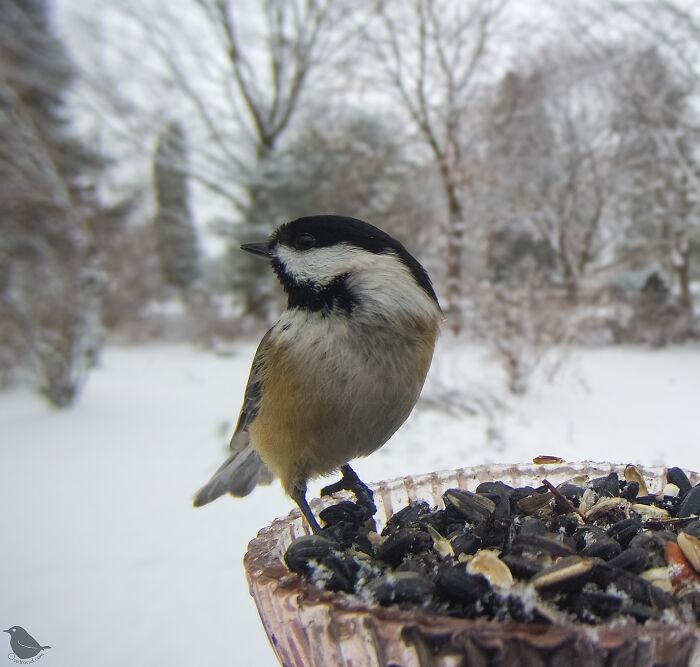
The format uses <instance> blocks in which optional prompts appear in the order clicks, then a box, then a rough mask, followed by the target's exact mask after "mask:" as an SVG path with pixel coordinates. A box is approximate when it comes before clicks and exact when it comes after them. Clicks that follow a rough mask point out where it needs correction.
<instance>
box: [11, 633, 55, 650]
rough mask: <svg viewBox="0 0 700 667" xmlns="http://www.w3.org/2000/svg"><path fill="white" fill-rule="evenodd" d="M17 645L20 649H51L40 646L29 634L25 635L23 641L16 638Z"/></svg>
mask: <svg viewBox="0 0 700 667" xmlns="http://www.w3.org/2000/svg"><path fill="white" fill-rule="evenodd" d="M17 643H18V644H19V645H20V646H21V647H22V648H51V647H50V646H46V647H44V646H41V645H40V644H39V642H38V641H37V640H36V639H34V637H32V636H31V635H30V634H27V635H26V636H25V637H24V638H23V639H19V638H17Z"/></svg>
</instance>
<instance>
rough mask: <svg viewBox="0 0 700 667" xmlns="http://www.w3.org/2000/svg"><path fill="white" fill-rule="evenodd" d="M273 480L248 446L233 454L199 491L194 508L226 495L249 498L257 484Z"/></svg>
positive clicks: (268, 471) (256, 454) (266, 468)
mask: <svg viewBox="0 0 700 667" xmlns="http://www.w3.org/2000/svg"><path fill="white" fill-rule="evenodd" d="M273 479H274V477H273V475H272V473H271V472H270V470H269V469H268V467H267V466H266V465H265V464H264V463H263V462H262V459H261V458H260V457H259V456H258V453H257V452H256V451H255V450H254V449H253V448H252V447H251V446H250V445H247V446H246V447H244V448H243V449H240V450H237V451H235V452H233V453H232V454H231V456H229V458H228V459H226V461H225V463H224V464H223V465H222V466H221V467H220V468H219V469H218V470H217V471H216V472H215V473H214V475H213V477H212V478H211V479H210V480H209V481H208V482H207V483H206V484H205V485H204V486H203V487H202V488H201V489H200V490H199V491H197V493H196V495H195V497H194V506H195V507H201V506H202V505H206V504H207V503H210V502H211V501H212V500H216V499H217V498H218V497H219V496H222V495H223V494H224V493H230V494H231V495H232V496H237V497H239V498H240V497H241V496H247V495H248V494H249V493H250V492H251V491H252V490H253V489H254V488H255V486H256V485H257V484H269V483H270V482H271V481H272V480H273Z"/></svg>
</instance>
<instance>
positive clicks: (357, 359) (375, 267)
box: [194, 215, 443, 533]
mask: <svg viewBox="0 0 700 667" xmlns="http://www.w3.org/2000/svg"><path fill="white" fill-rule="evenodd" d="M241 249H242V250H244V251H246V252H249V253H252V254H254V255H258V256H260V257H262V258H264V259H266V260H268V261H269V262H270V264H271V267H272V270H273V272H274V274H275V275H276V276H277V279H278V280H279V282H280V283H281V285H282V288H283V290H284V292H285V293H286V296H287V307H286V309H285V310H284V311H283V312H282V314H281V316H280V318H279V320H278V321H277V322H276V324H275V325H274V326H273V327H272V328H271V329H270V330H269V331H268V332H267V333H266V334H265V335H264V336H263V338H262V341H261V342H260V345H259V346H258V348H257V351H256V353H255V356H254V358H253V362H252V365H251V370H250V377H249V379H248V384H247V387H246V390H245V395H244V399H243V406H242V408H241V411H240V416H239V419H238V422H237V425H236V428H235V430H234V433H233V437H232V438H231V441H230V450H231V453H230V455H229V457H228V458H227V460H226V461H225V462H224V463H223V465H222V466H221V467H220V468H219V469H218V470H217V471H216V472H215V473H214V475H213V477H212V478H211V479H210V480H209V482H207V483H206V484H205V485H204V486H203V487H202V488H201V489H200V490H199V491H198V492H197V493H196V494H195V497H194V505H195V507H200V506H202V505H206V504H207V503H209V502H211V501H213V500H215V499H216V498H218V497H219V496H221V495H223V494H225V493H229V494H230V495H232V496H236V497H242V496H245V495H247V494H249V493H250V492H251V491H252V490H253V488H254V487H255V486H256V485H257V484H259V483H269V482H271V481H272V479H274V478H275V477H276V478H279V480H280V482H281V484H282V487H283V489H284V490H285V492H286V493H287V495H289V496H290V497H291V499H292V500H294V501H295V502H296V504H297V505H298V506H299V509H300V510H301V512H302V514H303V516H304V517H305V518H306V520H307V521H308V524H309V527H310V528H311V530H312V531H313V532H314V533H317V532H319V531H320V530H321V528H320V526H319V523H318V521H317V520H316V518H315V516H314V514H313V512H312V511H311V509H310V508H309V505H308V503H307V500H306V491H307V483H308V481H309V480H310V479H314V478H317V477H321V476H325V475H329V474H332V473H333V472H334V471H336V470H340V472H341V474H342V478H341V479H340V481H339V482H337V483H335V484H331V485H329V486H328V487H325V488H324V489H323V490H322V492H321V494H322V495H326V494H329V493H332V492H334V491H337V490H340V489H348V490H355V492H356V495H357V498H358V501H359V499H360V495H359V492H358V489H359V491H362V490H363V489H364V490H365V491H368V487H366V485H364V484H363V483H362V482H361V481H360V480H359V478H358V476H357V475H356V473H355V471H354V470H353V469H352V468H351V467H350V465H349V462H350V461H351V460H353V459H355V458H358V457H363V456H367V455H369V454H371V453H372V452H374V451H376V450H377V449H379V448H380V447H381V446H382V445H384V444H385V443H386V442H387V440H389V438H390V437H391V436H392V435H393V434H394V433H395V432H396V430H397V429H398V428H399V427H400V426H401V425H402V424H403V423H404V421H405V420H406V419H407V418H408V416H409V414H410V413H411V411H412V410H413V407H414V406H415V404H416V401H417V400H418V397H419V395H420V392H421V390H422V388H423V384H424V381H425V378H426V375H427V373H428V369H429V367H430V364H431V361H432V357H433V351H434V347H435V342H436V339H437V337H438V335H439V332H440V326H441V324H442V320H443V316H442V310H441V308H440V304H439V302H438V298H437V296H436V294H435V291H434V289H433V285H432V282H431V280H430V277H429V276H428V273H427V272H426V270H425V269H424V268H423V266H422V265H421V264H420V263H419V262H418V260H417V259H416V258H415V257H414V256H413V255H411V254H410V253H409V252H408V250H406V248H405V247H404V246H403V245H402V244H401V243H400V242H399V241H398V240H397V239H395V238H393V237H392V236H390V235H389V234H387V233H386V232H384V231H382V230H381V229H379V228H378V227H375V226H374V225H371V224H369V223H368V222H364V221H363V220H359V219H357V218H351V217H345V216H336V215H315V216H307V217H302V218H298V219H295V220H292V221H291V222H286V223H284V224H282V225H280V226H279V227H277V228H276V229H275V230H274V231H273V233H272V235H271V236H270V237H269V239H267V240H266V241H264V242H259V243H247V244H244V245H242V246H241Z"/></svg>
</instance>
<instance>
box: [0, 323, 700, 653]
mask: <svg viewBox="0 0 700 667" xmlns="http://www.w3.org/2000/svg"><path fill="white" fill-rule="evenodd" d="M253 352H254V345H253V344H249V345H243V344H241V345H240V346H237V347H236V348H235V350H234V352H233V354H232V355H231V356H230V357H220V356H214V355H212V354H209V353H205V352H201V351H197V350H195V349H192V348H189V347H180V346H175V347H173V346H163V345H153V346H149V347H141V348H134V349H130V348H122V347H109V348H107V349H106V350H105V353H104V359H103V362H102V364H101V365H100V368H99V369H97V370H96V371H95V372H94V373H93V375H92V376H91V379H90V382H89V384H88V386H87V387H86V390H85V393H84V395H83V397H82V400H81V401H80V403H79V404H78V405H77V406H76V407H75V408H73V409H72V410H71V411H70V412H69V413H66V412H57V411H55V410H52V409H50V408H48V407H46V405H45V404H44V403H43V402H42V401H40V400H39V399H38V398H37V397H36V396H34V395H32V394H30V393H29V392H27V391H24V390H14V391H11V392H9V393H5V394H2V395H0V433H2V447H0V506H2V507H3V512H2V516H1V518H0V534H2V536H3V559H2V562H3V568H2V569H3V574H2V576H1V577H0V601H2V602H1V603H0V623H4V624H5V627H9V626H10V625H22V626H24V627H26V628H27V629H29V630H30V632H32V633H33V634H34V636H36V637H37V638H38V639H39V640H40V641H41V642H42V643H47V644H50V645H51V646H52V647H53V648H52V649H51V650H50V651H46V658H45V664H46V665H47V666H48V665H57V666H59V665H60V666H64V665H65V666H68V665H71V666H75V665H89V664H99V665H104V666H105V667H110V666H115V667H117V666H121V665H125V664H134V665H160V664H168V665H183V666H184V665H274V664H276V660H275V657H274V655H273V653H272V650H271V649H270V647H269V645H268V642H267V638H266V636H265V633H264V631H263V628H262V625H261V624H260V621H259V619H258V615H257V610H256V609H255V606H254V604H253V602H252V599H251V598H250V596H249V595H248V591H247V584H246V581H245V576H244V573H243V567H242V558H243V554H244V553H245V550H246V545H247V543H248V541H249V540H250V539H252V538H253V537H254V536H255V534H256V532H257V531H258V530H259V529H260V528H261V527H263V526H264V525H265V524H266V523H268V522H269V521H271V520H272V519H273V518H275V517H277V516H282V515H284V514H286V513H287V512H288V511H289V510H290V509H291V508H292V502H291V501H290V500H289V499H288V498H285V497H284V494H283V493H282V491H281V489H280V488H279V485H278V483H276V482H275V483H273V484H272V486H270V487H263V488H258V489H256V490H255V491H254V492H253V494H252V495H250V496H249V497H247V498H245V499H241V500H233V499H229V498H224V499H221V500H219V501H218V502H216V503H213V504H212V505H209V506H207V507H205V508H202V509H198V510H195V509H193V508H192V507H191V496H192V493H193V492H194V491H195V490H196V489H197V488H198V486H199V485H200V484H201V483H202V482H203V481H205V480H206V479H208V476H209V475H210V473H211V472H212V471H213V469H215V468H216V467H217V466H218V465H219V463H220V460H221V458H222V456H223V448H224V443H225V442H226V435H227V434H228V432H229V429H230V428H231V424H232V421H233V420H234V419H235V417H236V415H237V411H238V407H239V405H238V403H239V400H240V397H241V394H242V391H243V388H244V383H245V380H246V377H247V372H248V367H249V363H250V359H251V356H252V354H253ZM440 375H441V376H442V380H444V382H450V381H453V378H454V377H456V376H458V377H459V378H460V382H461V383H463V384H464V385H465V386H469V385H476V386H479V387H482V390H483V391H486V390H487V388H488V385H489V383H496V384H497V383H498V382H501V381H502V378H501V377H500V370H499V367H498V366H497V365H496V364H494V363H493V361H492V360H491V357H490V355H489V353H488V352H486V351H485V350H484V349H483V348H481V347H478V346H474V345H467V346H465V345H463V344H458V341H455V340H454V339H451V338H450V337H449V336H445V337H443V339H442V340H441V342H440V345H439V348H438V353H437V357H436V360H435V363H434V366H433V369H432V371H431V375H430V379H429V383H428V387H427V388H426V396H427V397H429V395H430V393H431V386H433V384H434V383H435V380H437V379H438V376H440ZM431 383H432V384H431ZM492 386H495V385H492ZM699 398H700V349H698V347H697V346H686V347H680V348H673V349H668V350H662V351H655V352H650V351H648V350H646V349H639V348H621V349H614V350H610V349H601V350H593V351H590V350H588V351H576V350H574V351H572V352H571V359H570V361H569V363H568V365H567V367H566V369H564V370H562V371H561V372H560V373H559V374H558V375H557V376H556V377H555V379H554V380H553V381H543V382H542V383H541V384H539V385H538V388H537V390H535V391H533V392H531V393H530V394H529V395H528V396H527V397H524V398H515V399H511V400H510V401H509V404H508V406H507V407H506V406H504V407H503V408H501V410H500V412H499V413H498V415H497V416H495V417H494V421H493V423H489V421H487V420H485V419H484V418H483V417H469V416H464V415H463V416H450V415H448V414H445V413H444V412H441V411H436V410H435V409H433V408H432V407H425V406H421V405H420V404H419V407H418V408H417V409H416V411H415V412H414V413H413V415H412V416H411V417H410V418H409V420H408V421H407V423H406V424H405V425H404V427H403V428H401V429H400V430H399V431H398V432H397V434H396V435H395V436H394V437H393V438H392V440H391V441H390V442H389V443H388V444H387V445H386V446H385V447H384V448H383V449H381V450H379V451H378V452H376V453H375V454H374V455H372V456H371V457H370V458H368V459H365V460H360V461H358V462H357V465H356V470H357V471H358V473H359V474H360V476H361V477H362V478H363V479H365V480H367V481H377V480H380V479H386V478H391V477H396V476H403V475H407V474H411V473H422V472H427V471H432V470H440V469H448V468H456V467H460V466H468V465H474V464H483V463H487V462H491V461H492V462H503V463H508V462H514V461H529V460H531V459H532V457H533V456H536V455H538V454H555V455H558V456H561V457H563V458H565V459H567V460H570V461H572V460H580V459H592V460H605V461H618V462H620V463H628V462H635V463H642V464H668V465H680V466H683V467H686V468H689V469H693V470H700V447H699V446H698V438H699V437H700V435H699V431H700V428H699V427H698V423H699V422H698V414H697V412H698V399H699ZM494 429H495V431H494ZM319 486H320V484H319V483H317V484H314V485H313V486H312V488H311V491H310V497H311V495H312V494H317V493H318V489H319Z"/></svg>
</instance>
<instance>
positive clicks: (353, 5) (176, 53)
mask: <svg viewBox="0 0 700 667" xmlns="http://www.w3.org/2000/svg"><path fill="white" fill-rule="evenodd" d="M319 213H333V214H342V215H350V216H354V217H359V218H362V219H365V220H367V221H369V222H372V223H373V224H376V225H378V226H380V227H382V228H383V229H385V230H386V231H387V232H389V233H390V234H392V235H394V236H396V237H398V238H399V239H401V240H402V241H403V242H404V244H405V245H406V246H407V247H408V249H409V250H410V251H412V252H413V253H414V254H415V255H416V256H417V257H418V258H419V260H420V261H421V262H422V263H423V264H424V265H425V266H426V268H427V269H428V271H429V273H430V275H431V277H432V279H433V282H434V283H435V287H436V291H437V293H438V296H439V298H440V300H441V303H442V305H443V309H444V311H445V315H446V322H445V326H444V333H443V336H442V338H441V341H440V344H439V346H438V349H437V352H436V357H435V361H434V364H433V368H432V370H431V373H430V375H429V378H428V381H427V383H426V388H425V390H424V393H423V396H422V398H421V401H420V402H419V404H418V407H417V408H416V410H415V411H414V414H413V415H412V416H411V418H410V419H409V421H408V422H407V424H406V425H405V426H404V428H403V429H401V430H400V431H399V432H398V433H397V434H396V435H395V436H394V438H392V440H391V441H390V442H389V443H388V444H387V445H386V446H385V447H384V448H383V449H382V450H380V451H379V452H377V453H376V454H375V455H374V456H373V457H371V458H369V459H367V460H366V461H361V462H359V463H358V466H357V469H358V472H359V473H360V475H361V476H362V477H363V478H364V479H366V480H367V481H372V480H374V481H376V480H379V479H382V478H386V477H391V476H399V475H406V474H412V473H419V472H427V471H429V470H435V469H441V468H455V467H460V466H464V465H470V464H477V463H484V462H489V461H499V462H516V461H527V460H530V459H531V458H532V457H533V456H536V455H538V454H551V455H559V456H562V457H564V458H567V459H569V460H581V459H598V460H614V461H619V462H621V463H626V462H631V461H633V462H638V463H642V464H669V465H680V466H684V467H686V468H691V469H692V468H694V469H696V470H697V469H700V447H699V446H698V438H700V435H699V431H700V428H699V427H698V420H697V406H698V404H699V401H700V346H699V345H698V337H699V336H700V317H699V315H698V305H697V304H698V300H699V299H700V8H698V7H697V5H696V3H694V2H693V1H692V0H685V1H682V0H678V1H675V2H674V1H671V0H628V1H622V0H620V1H616V0H596V2H590V1H584V0H581V1H578V0H568V1H567V2H555V1H553V0H552V1H550V2H536V1H534V0H532V1H530V0H434V1H430V0H376V1H371V2H370V1H367V2H360V3H358V2H350V1H346V0H178V1H177V2H166V1H165V0H140V1H137V0H2V1H1V2H0V388H1V391H0V435H1V438H0V440H1V441H0V503H1V505H2V508H3V512H2V517H0V533H1V534H2V535H3V552H4V555H3V561H4V564H5V567H4V568H3V573H2V574H1V575H0V623H4V624H5V625H4V626H3V628H5V627H7V628H9V627H10V626H12V625H21V626H22V627H25V628H26V629H27V630H28V631H29V632H30V633H31V634H33V635H34V636H35V637H36V638H37V639H38V640H39V641H40V642H41V643H42V644H50V645H51V646H52V648H51V649H50V650H47V651H46V652H45V660H46V665H49V664H54V665H64V664H66V665H68V664H70V665H82V664H88V663H90V664H94V663H95V662H98V663H99V664H103V665H111V664H114V665H122V664H125V663H127V662H128V664H139V665H141V664H143V665H150V664H162V663H163V662H166V663H168V664H177V665H179V664H182V665H184V664H193V663H198V664H211V665H216V664H221V665H224V664H228V665H230V664H234V665H243V664H250V663H251V662H252V661H253V660H255V661H256V664H274V656H273V654H272V651H271V650H270V648H269V646H268V645H267V640H266V638H265V636H264V633H263V630H262V626H261V625H260V623H259V620H258V619H257V615H256V611H255V608H254V606H253V604H252V602H251V601H250V600H249V598H248V595H247V588H246V583H245V579H244V574H243V569H242V566H241V558H242V555H243V553H244V551H245V546H246V543H247V541H248V540H249V539H251V538H252V537H253V536H254V535H255V532H256V531H257V529H259V528H260V527H262V526H263V525H264V524H265V523H266V522H268V521H269V520H271V519H272V518H274V517H275V516H278V515H281V514H284V513H286V512H287V511H288V510H289V509H290V508H291V501H289V499H286V498H285V497H284V496H283V494H282V492H281V491H280V489H279V488H278V485H277V484H276V483H273V485H272V486H271V487H266V488H261V489H257V490H256V491H255V492H254V494H253V495H251V496H250V497H248V498H246V499H245V500H242V501H237V502H234V501H232V500H231V501H229V500H222V501H220V502H218V503H216V504H214V505H212V506H211V507H207V508H205V509H203V510H199V511H195V510H193V509H192V508H191V506H190V499H191V495H192V493H193V492H194V491H195V490H196V489H197V488H198V487H199V486H200V485H201V484H202V483H203V482H205V481H206V480H207V479H208V477H209V475H210V474H211V473H212V472H213V470H214V469H215V468H216V466H218V464H219V463H220V461H221V460H222V457H223V453H224V449H225V447H226V442H227V439H228V437H229V435H230V432H231V430H232V428H233V425H234V423H235V420H236V418H237V415H238V409H239V407H240V401H241V399H242V395H243V389H244V387H245V382H246V379H247V374H248V369H249V364H250V361H251V359H252V355H253V352H254V349H255V345H256V344H257V341H258V340H259V338H260V336H261V335H262V333H263V332H264V331H265V330H266V328H267V327H269V326H270V325H271V324H272V323H273V322H274V321H275V319H276V317H277V315H278V313H279V311H280V308H281V307H283V300H282V298H281V290H280V289H279V287H278V286H277V284H276V282H275V280H274V277H273V276H272V273H271V272H270V271H269V267H268V266H267V265H266V263H265V262H260V261H256V260H255V258H251V257H249V256H247V255H246V254H244V253H241V252H240V251H239V250H238V246H239V245H240V244H241V243H245V242H250V241H260V240H263V239H265V238H266V237H267V235H268V234H269V233H270V232H271V230H272V229H273V228H274V227H275V226H277V225H278V224H280V223H281V222H284V221H287V220H291V219H294V218H296V217H299V216H303V215H310V214H319ZM319 486H320V482H319V483H318V484H317V485H316V487H314V488H312V493H313V492H314V490H315V491H316V492H317V490H318V487H319ZM2 641H4V640H3V639H2V637H0V643H1V642H2ZM0 655H3V654H2V652H0ZM2 659H4V658H0V661H2Z"/></svg>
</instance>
